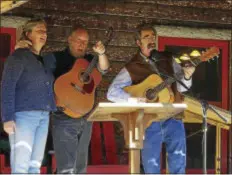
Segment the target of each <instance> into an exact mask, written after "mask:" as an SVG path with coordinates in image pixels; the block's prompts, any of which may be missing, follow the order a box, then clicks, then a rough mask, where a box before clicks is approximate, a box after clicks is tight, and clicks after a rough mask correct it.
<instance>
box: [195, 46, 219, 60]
mask: <svg viewBox="0 0 232 175" xmlns="http://www.w3.org/2000/svg"><path fill="white" fill-rule="evenodd" d="M219 54H220V50H219V48H218V47H210V48H209V49H207V50H206V51H204V52H202V54H201V56H200V58H199V59H200V60H201V61H202V62H204V61H208V60H210V59H212V58H214V57H216V56H218V55H219Z"/></svg>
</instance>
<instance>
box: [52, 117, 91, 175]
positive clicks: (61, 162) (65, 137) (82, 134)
mask: <svg viewBox="0 0 232 175" xmlns="http://www.w3.org/2000/svg"><path fill="white" fill-rule="evenodd" d="M51 117H52V135H53V144H54V150H55V158H56V162H57V173H59V174H63V173H64V174H77V173H86V168H87V165H88V151H89V149H88V148H89V143H90V138H91V134H92V122H87V120H86V119H85V118H76V119H74V118H71V117H68V116H67V115H66V114H64V113H62V112H60V113H59V112H56V113H53V114H52V116H51Z"/></svg>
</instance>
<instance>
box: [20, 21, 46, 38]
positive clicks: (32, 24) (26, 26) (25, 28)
mask: <svg viewBox="0 0 232 175" xmlns="http://www.w3.org/2000/svg"><path fill="white" fill-rule="evenodd" d="M37 24H44V25H45V27H47V23H46V22H45V20H43V19H39V18H34V19H31V20H29V21H27V22H26V23H25V24H24V26H23V32H22V36H21V40H25V39H28V37H27V32H31V31H32V29H33V28H34V27H35V26H36V25H37Z"/></svg>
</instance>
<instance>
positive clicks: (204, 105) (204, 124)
mask: <svg viewBox="0 0 232 175" xmlns="http://www.w3.org/2000/svg"><path fill="white" fill-rule="evenodd" d="M159 74H160V75H163V76H165V77H167V78H171V79H174V80H175V81H177V82H178V83H179V84H180V85H181V86H183V87H184V88H185V89H186V90H187V91H189V92H190V93H191V94H192V95H193V96H196V95H194V93H193V92H192V90H191V89H190V88H188V87H187V86H186V85H185V84H184V83H183V82H182V81H181V80H179V79H178V78H177V77H176V76H175V75H174V76H173V77H172V76H170V75H167V74H165V73H163V72H159ZM196 100H197V101H199V102H200V104H201V106H202V115H203V121H202V130H203V143H202V145H203V146H202V147H203V173H204V174H207V129H208V126H207V110H208V109H210V110H212V111H213V112H214V113H215V114H216V115H217V116H219V117H220V118H221V119H222V120H223V121H224V122H226V123H228V120H227V119H226V118H225V117H224V116H222V115H221V114H220V113H218V112H217V111H216V109H214V107H212V106H211V105H209V103H208V102H207V101H206V100H203V99H199V98H196Z"/></svg>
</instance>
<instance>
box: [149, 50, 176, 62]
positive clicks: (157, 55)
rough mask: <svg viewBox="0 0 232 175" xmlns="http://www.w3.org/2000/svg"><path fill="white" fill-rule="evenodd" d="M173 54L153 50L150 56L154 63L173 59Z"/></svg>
mask: <svg viewBox="0 0 232 175" xmlns="http://www.w3.org/2000/svg"><path fill="white" fill-rule="evenodd" d="M172 56H173V54H172V53H171V52H167V51H163V52H161V51H158V50H156V49H153V50H152V51H151V54H150V59H151V60H152V61H154V62H157V61H161V60H166V59H168V58H172Z"/></svg>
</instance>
